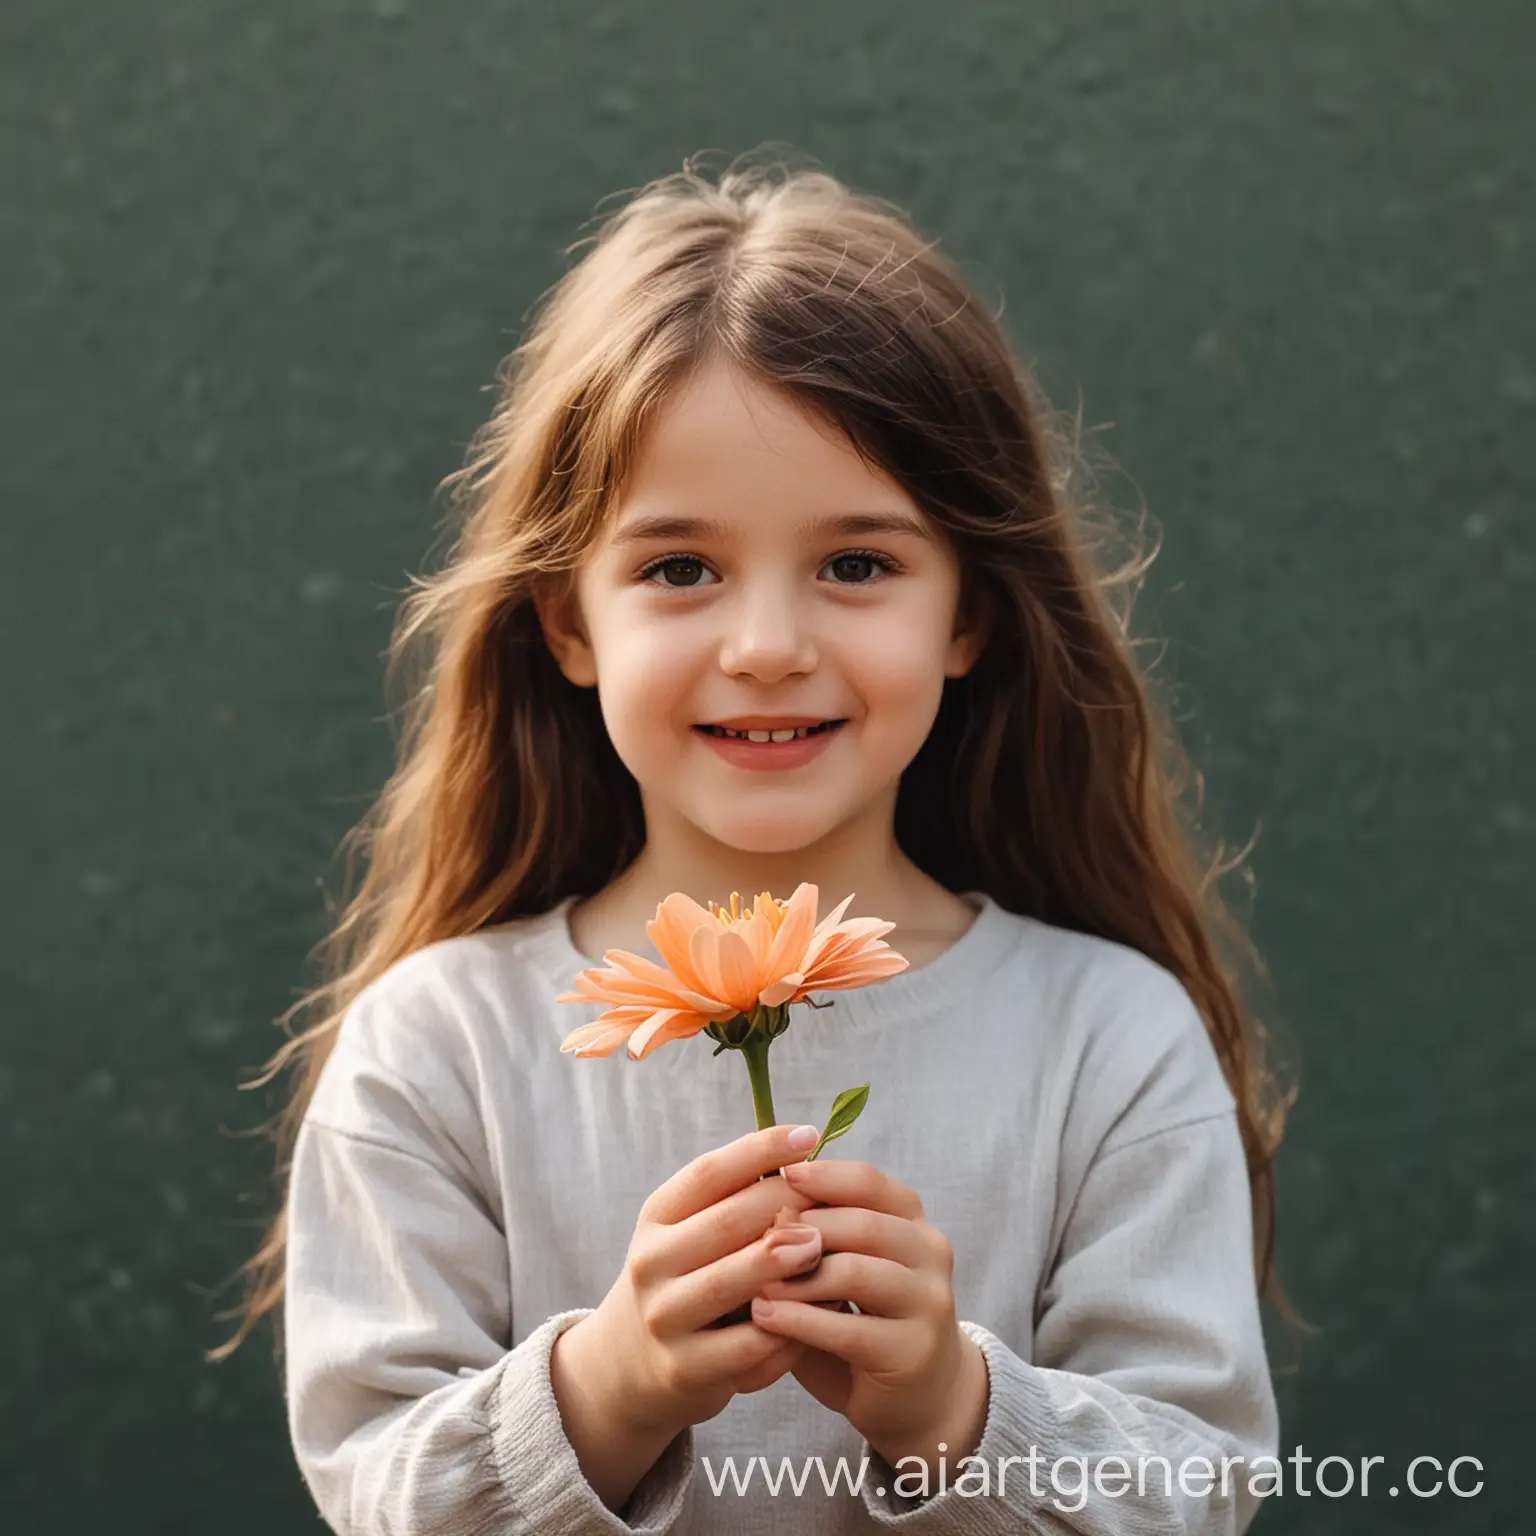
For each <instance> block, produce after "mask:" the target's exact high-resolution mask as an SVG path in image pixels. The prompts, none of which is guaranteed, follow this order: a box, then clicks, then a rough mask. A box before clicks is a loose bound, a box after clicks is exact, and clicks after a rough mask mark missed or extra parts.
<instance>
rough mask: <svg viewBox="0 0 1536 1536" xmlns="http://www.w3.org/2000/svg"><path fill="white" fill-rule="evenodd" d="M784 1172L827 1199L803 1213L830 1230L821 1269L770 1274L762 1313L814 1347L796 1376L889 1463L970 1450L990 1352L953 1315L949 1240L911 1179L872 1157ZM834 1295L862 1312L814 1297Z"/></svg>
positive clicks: (760, 1321) (814, 1196)
mask: <svg viewBox="0 0 1536 1536" xmlns="http://www.w3.org/2000/svg"><path fill="white" fill-rule="evenodd" d="M784 1182H785V1183H786V1184H788V1185H789V1186H790V1187H791V1188H792V1189H794V1190H795V1191H797V1192H798V1193H801V1194H803V1195H804V1196H806V1197H807V1198H809V1199H810V1200H812V1201H819V1202H823V1203H822V1204H818V1205H815V1206H813V1207H812V1208H810V1209H808V1210H806V1211H804V1212H802V1213H801V1215H800V1216H799V1217H798V1218H797V1219H798V1220H799V1221H800V1222H802V1223H804V1224H805V1225H807V1226H814V1227H817V1228H819V1229H820V1231H821V1234H822V1239H823V1241H822V1252H823V1257H822V1260H821V1263H820V1265H819V1266H818V1268H817V1269H816V1271H815V1273H814V1274H811V1275H809V1276H806V1277H803V1278H800V1279H775V1280H771V1281H769V1282H768V1283H767V1284H766V1285H764V1286H763V1288H762V1292H761V1294H760V1296H759V1297H758V1299H757V1300H756V1301H754V1302H753V1304H752V1320H753V1322H754V1323H756V1324H757V1326H758V1327H759V1328H764V1329H767V1330H769V1331H770V1332H772V1333H776V1334H780V1335H782V1336H783V1337H784V1338H786V1339H798V1340H800V1341H801V1342H803V1343H804V1344H806V1345H808V1346H810V1348H809V1349H808V1350H807V1352H806V1354H805V1355H804V1356H803V1357H802V1358H801V1359H800V1361H799V1362H798V1363H797V1364H796V1365H795V1366H794V1373H795V1378H796V1380H797V1381H799V1382H800V1384H801V1385H802V1386H803V1387H804V1388H805V1389H806V1391H808V1392H809V1393H810V1394H811V1396H812V1397H814V1398H815V1399H816V1400H817V1401H818V1402H819V1403H821V1404H822V1405H823V1406H824V1407H827V1408H830V1409H832V1410H833V1411H834V1412H836V1413H841V1414H843V1415H844V1416H845V1417H846V1418H847V1419H848V1422H849V1423H850V1424H852V1425H853V1427H854V1428H855V1429H857V1430H858V1431H859V1433H860V1434H862V1435H863V1436H864V1438H865V1439H866V1440H868V1441H869V1443H870V1445H871V1446H873V1447H874V1449H875V1450H876V1451H877V1452H879V1454H880V1455H881V1456H883V1457H884V1458H885V1459H886V1461H887V1462H889V1463H891V1465H893V1466H894V1465H895V1464H896V1463H897V1462H898V1461H899V1460H900V1459H901V1458H902V1457H904V1456H920V1457H922V1458H923V1460H924V1461H927V1462H930V1463H932V1462H933V1461H934V1460H935V1458H936V1457H937V1456H938V1455H940V1454H942V1455H943V1456H944V1457H945V1458H946V1460H947V1461H948V1463H949V1464H950V1465H953V1464H954V1463H955V1461H957V1460H959V1459H960V1458H962V1457H965V1456H969V1455H971V1454H972V1453H973V1452H974V1451H975V1449H976V1446H977V1445H978V1444H980V1441H981V1434H982V1430H983V1428H984V1427H985V1425H986V1415H987V1400H988V1389H989V1383H988V1376H987V1364H986V1358H985V1357H984V1356H983V1355H982V1353H981V1349H980V1348H979V1346H978V1345H977V1344H976V1343H975V1342H974V1341H973V1340H972V1339H971V1338H969V1337H968V1336H967V1335H966V1334H965V1333H964V1332H962V1330H961V1328H960V1324H959V1322H958V1320H957V1318H956V1316H955V1297H954V1291H953V1289H952V1286H951V1279H952V1276H953V1273H954V1250H953V1249H952V1248H951V1247H950V1244H949V1240H948V1239H947V1238H946V1237H945V1236H944V1234H943V1233H942V1232H940V1231H939V1230H938V1229H937V1228H936V1227H934V1226H932V1225H930V1223H929V1222H928V1221H927V1220H926V1219H925V1218H924V1216H923V1203H922V1201H921V1200H919V1199H918V1197H917V1196H916V1195H915V1194H914V1193H913V1192H912V1190H910V1189H909V1188H908V1187H907V1186H906V1185H905V1184H903V1183H902V1182H901V1181H900V1180H899V1179H894V1178H891V1177H890V1176H889V1175H888V1174H885V1173H882V1172H881V1171H880V1170H879V1169H878V1168H874V1167H871V1166H870V1164H868V1163H861V1162H853V1161H848V1160H839V1159H831V1160H828V1161H822V1160H821V1159H820V1158H818V1159H817V1160H816V1161H815V1162H814V1163H806V1162H799V1163H795V1164H793V1165H792V1166H790V1167H787V1168H785V1169H784ZM829 1300H832V1301H842V1300H847V1301H851V1302H853V1303H854V1304H855V1305H856V1306H857V1307H858V1309H859V1311H858V1313H857V1314H854V1313H849V1312H842V1311H833V1310H829V1309H827V1308H825V1307H823V1306H819V1305H816V1303H819V1302H825V1301H829ZM940 1441H943V1442H944V1443H945V1446H946V1449H945V1450H944V1451H943V1452H942V1453H941V1452H939V1451H938V1449H937V1447H938V1444H939V1442H940Z"/></svg>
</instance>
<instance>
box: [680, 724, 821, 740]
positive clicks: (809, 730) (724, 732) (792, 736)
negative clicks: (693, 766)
mask: <svg viewBox="0 0 1536 1536" xmlns="http://www.w3.org/2000/svg"><path fill="white" fill-rule="evenodd" d="M847 723H848V722H847V721H846V720H823V721H822V722H821V724H820V725H801V726H797V727H796V728H795V729H794V730H783V731H732V730H728V729H726V727H725V726H723V725H696V726H694V730H696V731H702V732H703V733H704V734H705V735H706V736H718V737H720V738H722V739H723V740H725V741H755V742H758V743H767V742H781V743H782V742H787V741H800V740H803V739H804V738H805V737H807V736H820V735H823V734H824V733H825V732H827V731H830V730H833V729H835V728H836V727H837V726H840V725H846V724H847Z"/></svg>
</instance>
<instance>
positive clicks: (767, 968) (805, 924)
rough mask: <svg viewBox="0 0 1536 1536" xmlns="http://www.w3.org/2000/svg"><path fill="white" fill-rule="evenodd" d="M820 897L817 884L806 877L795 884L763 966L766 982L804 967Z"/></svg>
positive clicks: (814, 929)
mask: <svg viewBox="0 0 1536 1536" xmlns="http://www.w3.org/2000/svg"><path fill="white" fill-rule="evenodd" d="M816 898H817V890H816V887H815V886H814V885H812V884H810V882H809V881H805V880H802V881H801V882H800V884H799V885H797V886H796V887H795V894H794V895H793V896H791V897H790V898H789V902H788V904H787V906H786V907H785V909H784V917H783V920H782V921H781V922H780V923H779V931H778V932H777V933H776V934H774V936H773V948H772V949H770V950H769V951H768V959H767V961H766V963H765V964H764V966H763V973H762V974H763V980H764V982H773V981H777V980H778V979H779V978H780V977H781V976H786V975H788V974H789V972H790V971H798V970H801V969H803V967H804V964H805V952H806V949H807V948H808V947H809V945H810V942H811V937H812V935H813V934H814V933H815V931H816Z"/></svg>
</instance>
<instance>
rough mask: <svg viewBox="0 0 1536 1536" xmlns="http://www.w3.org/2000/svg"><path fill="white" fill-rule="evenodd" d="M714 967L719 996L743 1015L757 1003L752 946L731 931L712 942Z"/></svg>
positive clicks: (757, 981)
mask: <svg viewBox="0 0 1536 1536" xmlns="http://www.w3.org/2000/svg"><path fill="white" fill-rule="evenodd" d="M715 963H716V965H718V966H719V968H720V985H721V991H720V996H721V997H723V998H724V999H725V1000H726V1001H727V1002H729V1003H733V1004H734V1005H735V1006H736V1009H737V1011H738V1012H740V1013H746V1012H747V1011H748V1009H750V1008H751V1007H752V1006H753V1004H755V1003H756V1002H757V993H758V988H759V987H760V986H761V984H762V983H761V980H760V978H759V976H758V971H757V960H756V957H755V956H754V955H753V953H752V946H751V944H749V943H748V942H747V940H746V939H744V938H743V937H742V936H741V934H740V933H738V932H737V931H736V930H735V929H734V928H728V929H726V930H725V931H724V932H722V933H721V934H720V936H719V937H718V938H717V939H716V940H715Z"/></svg>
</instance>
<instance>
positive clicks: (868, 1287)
mask: <svg viewBox="0 0 1536 1536" xmlns="http://www.w3.org/2000/svg"><path fill="white" fill-rule="evenodd" d="M931 1285H932V1282H931V1280H930V1278H929V1277H928V1276H925V1275H923V1274H920V1273H919V1272H918V1271H917V1270H912V1269H908V1268H907V1267H906V1265H905V1264H893V1263H892V1262H891V1261H890V1260H889V1259H872V1258H870V1257H869V1256H868V1255H867V1254H862V1253H829V1254H826V1255H825V1256H824V1257H823V1258H822V1260H821V1263H819V1264H818V1265H817V1266H816V1268H815V1269H814V1270H813V1271H811V1272H810V1273H809V1274H804V1275H794V1276H789V1277H786V1278H784V1279H779V1280H770V1281H768V1282H767V1284H766V1285H764V1286H763V1288H762V1290H761V1291H759V1292H758V1294H759V1295H760V1296H763V1297H766V1298H767V1300H769V1301H806V1302H819V1301H851V1302H853V1304H854V1305H855V1306H856V1307H858V1309H859V1311H860V1312H865V1313H869V1314H872V1315H873V1316H876V1317H924V1316H926V1315H927V1314H928V1312H929V1311H930V1309H931V1303H932V1302H933V1301H934V1300H935V1299H936V1288H933V1289H931V1288H930V1287H931Z"/></svg>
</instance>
